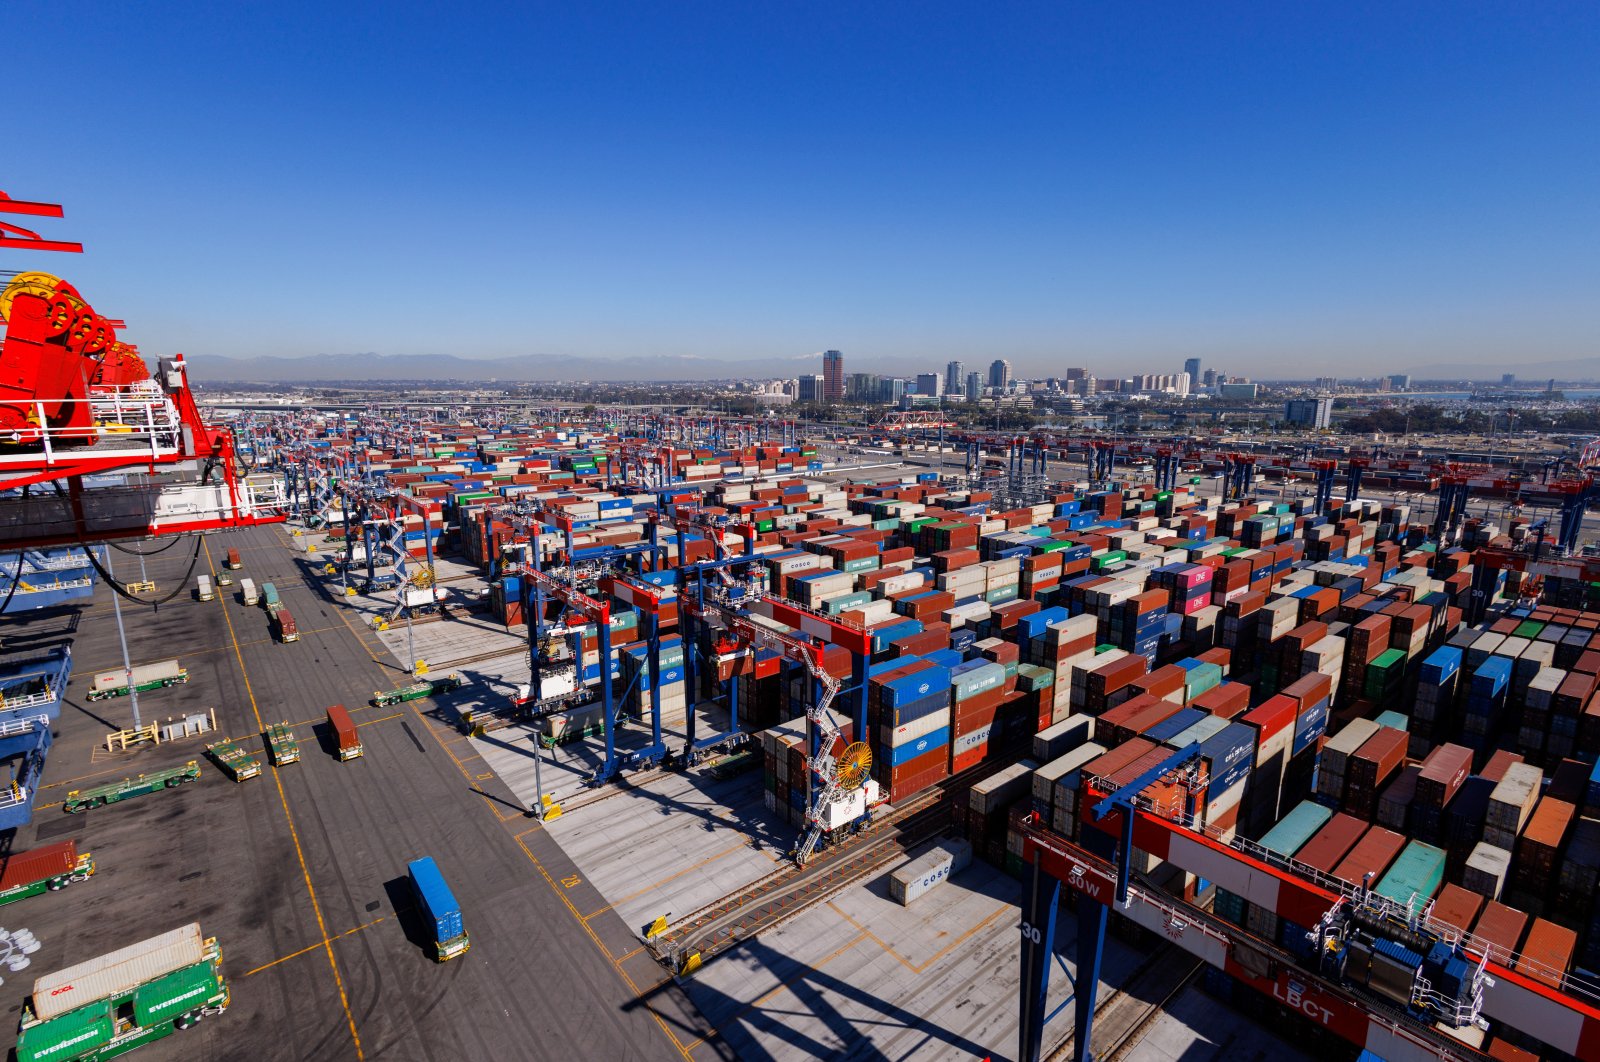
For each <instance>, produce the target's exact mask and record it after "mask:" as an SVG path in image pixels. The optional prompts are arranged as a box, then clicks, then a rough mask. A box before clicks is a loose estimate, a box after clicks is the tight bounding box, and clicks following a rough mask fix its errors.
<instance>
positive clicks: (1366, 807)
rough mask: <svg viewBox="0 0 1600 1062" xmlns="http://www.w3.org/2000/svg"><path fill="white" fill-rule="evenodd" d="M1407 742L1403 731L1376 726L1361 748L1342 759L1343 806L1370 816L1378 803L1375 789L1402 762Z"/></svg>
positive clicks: (1376, 789) (1408, 739) (1365, 817)
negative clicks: (1343, 763)
mask: <svg viewBox="0 0 1600 1062" xmlns="http://www.w3.org/2000/svg"><path fill="white" fill-rule="evenodd" d="M1409 742H1410V737H1409V735H1407V734H1406V732H1405V731H1404V730H1396V729H1395V728H1394V727H1390V726H1385V727H1379V728H1378V732H1377V733H1376V734H1373V735H1372V736H1371V737H1370V738H1368V739H1367V740H1366V741H1365V742H1363V743H1362V745H1361V747H1360V748H1359V749H1357V750H1356V751H1355V752H1354V753H1352V754H1351V756H1350V758H1349V759H1348V760H1346V761H1345V765H1344V780H1345V798H1344V799H1345V806H1346V807H1347V808H1349V810H1351V811H1352V812H1354V813H1355V814H1357V815H1359V816H1361V817H1362V818H1364V819H1370V818H1372V817H1373V812H1374V811H1376V809H1377V806H1378V792H1379V790H1380V789H1382V787H1383V786H1384V784H1385V783H1387V782H1388V780H1389V779H1390V778H1391V777H1393V775H1394V773H1395V772H1396V771H1397V770H1399V769H1400V765H1401V764H1402V763H1404V762H1405V758H1406V747H1407V745H1408V744H1409Z"/></svg>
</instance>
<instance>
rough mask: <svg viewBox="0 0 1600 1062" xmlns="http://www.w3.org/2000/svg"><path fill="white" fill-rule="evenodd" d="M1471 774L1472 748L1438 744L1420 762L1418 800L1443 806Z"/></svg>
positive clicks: (1438, 806)
mask: <svg viewBox="0 0 1600 1062" xmlns="http://www.w3.org/2000/svg"><path fill="white" fill-rule="evenodd" d="M1471 773H1472V750H1471V749H1467V748H1462V747H1461V746H1460V745H1440V746H1439V747H1438V748H1436V749H1434V750H1433V751H1432V752H1430V753H1428V758H1427V759H1425V760H1423V761H1422V773H1421V774H1420V775H1418V776H1417V794H1416V795H1417V803H1419V804H1427V805H1429V806H1431V807H1436V808H1442V807H1444V806H1445V805H1446V804H1448V803H1450V799H1451V798H1452V797H1454V796H1455V795H1456V790H1458V789H1460V788H1461V785H1462V783H1463V782H1465V781H1466V780H1467V775H1469V774H1471Z"/></svg>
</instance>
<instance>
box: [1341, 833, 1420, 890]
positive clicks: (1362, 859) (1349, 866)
mask: <svg viewBox="0 0 1600 1062" xmlns="http://www.w3.org/2000/svg"><path fill="white" fill-rule="evenodd" d="M1405 846H1406V839H1405V838H1404V837H1402V836H1400V835H1399V834H1398V833H1395V832H1394V831H1393V830H1386V829H1384V828H1383V827H1382V826H1374V827H1372V828H1371V829H1369V830H1368V831H1367V832H1366V833H1365V834H1363V835H1362V838H1361V840H1360V841H1358V842H1356V846H1355V847H1354V848H1352V849H1351V850H1350V854H1349V855H1347V856H1345V857H1344V859H1343V860H1341V861H1340V863H1339V865H1338V866H1337V867H1335V868H1334V871H1333V876H1334V877H1336V878H1338V879H1340V880H1341V881H1347V882H1349V883H1350V884H1352V885H1361V884H1363V880H1362V879H1363V878H1365V877H1366V875H1368V874H1370V875H1372V877H1371V879H1370V880H1368V881H1366V882H1365V884H1366V885H1367V886H1368V887H1369V888H1375V887H1376V886H1377V884H1378V881H1379V880H1380V879H1381V878H1382V877H1383V872H1384V871H1386V870H1388V869H1389V864H1390V863H1393V862H1394V859H1395V856H1397V855H1399V854H1400V849H1402V848H1404V847H1405Z"/></svg>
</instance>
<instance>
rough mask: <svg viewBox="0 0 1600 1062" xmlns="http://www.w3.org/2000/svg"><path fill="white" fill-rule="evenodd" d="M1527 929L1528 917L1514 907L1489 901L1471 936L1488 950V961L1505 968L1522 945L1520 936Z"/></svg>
mask: <svg viewBox="0 0 1600 1062" xmlns="http://www.w3.org/2000/svg"><path fill="white" fill-rule="evenodd" d="M1527 927H1528V916H1527V914H1526V913H1525V912H1523V911H1519V910H1517V909H1516V908H1515V907H1507V906H1506V905H1505V904H1503V903H1499V902H1497V901H1495V900H1490V901H1489V902H1487V903H1485V904H1484V905H1483V913H1482V914H1480V915H1479V916H1478V924H1477V925H1475V926H1473V927H1472V935H1473V936H1475V937H1477V938H1478V939H1479V940H1480V941H1481V942H1482V943H1483V944H1484V945H1485V946H1486V947H1487V948H1488V949H1489V961H1490V962H1495V963H1499V964H1500V965H1501V966H1505V965H1507V964H1508V963H1510V962H1511V956H1513V955H1515V954H1516V953H1517V949H1518V947H1519V946H1520V945H1521V944H1522V934H1523V931H1524V930H1525V929H1527Z"/></svg>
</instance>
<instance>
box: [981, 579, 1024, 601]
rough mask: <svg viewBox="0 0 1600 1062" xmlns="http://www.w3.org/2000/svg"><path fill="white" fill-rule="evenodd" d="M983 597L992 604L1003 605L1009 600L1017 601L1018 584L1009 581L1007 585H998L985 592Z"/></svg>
mask: <svg viewBox="0 0 1600 1062" xmlns="http://www.w3.org/2000/svg"><path fill="white" fill-rule="evenodd" d="M983 599H984V601H986V602H988V603H989V604H991V605H1003V604H1005V603H1006V602H1007V601H1015V600H1016V599H1017V584H1016V583H1008V584H1007V585H1005V586H997V587H995V588H994V589H993V590H990V591H989V592H988V593H986V594H984V595H983Z"/></svg>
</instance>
